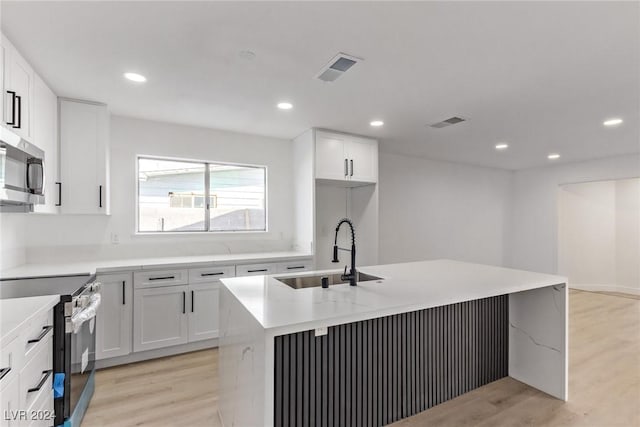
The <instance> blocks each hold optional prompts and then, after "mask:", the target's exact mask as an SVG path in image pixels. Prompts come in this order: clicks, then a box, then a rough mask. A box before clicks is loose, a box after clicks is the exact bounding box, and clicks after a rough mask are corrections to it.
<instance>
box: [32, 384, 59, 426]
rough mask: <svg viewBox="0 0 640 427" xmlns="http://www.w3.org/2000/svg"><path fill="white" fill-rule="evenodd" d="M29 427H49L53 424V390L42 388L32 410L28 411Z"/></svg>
mask: <svg viewBox="0 0 640 427" xmlns="http://www.w3.org/2000/svg"><path fill="white" fill-rule="evenodd" d="M27 416H28V417H29V427H36V426H37V427H49V426H51V425H52V424H53V419H54V409H53V389H51V387H46V388H45V387H42V389H41V390H40V393H39V394H38V396H37V397H36V399H35V400H34V402H33V404H32V405H31V408H29V409H28V410H27Z"/></svg>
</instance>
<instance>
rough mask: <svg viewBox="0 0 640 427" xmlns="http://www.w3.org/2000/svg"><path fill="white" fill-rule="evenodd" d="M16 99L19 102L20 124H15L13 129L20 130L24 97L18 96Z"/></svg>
mask: <svg viewBox="0 0 640 427" xmlns="http://www.w3.org/2000/svg"><path fill="white" fill-rule="evenodd" d="M16 99H17V100H18V123H17V124H14V125H13V127H14V128H16V129H20V127H22V97H21V96H20V95H16Z"/></svg>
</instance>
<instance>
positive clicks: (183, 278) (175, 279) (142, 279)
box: [133, 270, 189, 289]
mask: <svg viewBox="0 0 640 427" xmlns="http://www.w3.org/2000/svg"><path fill="white" fill-rule="evenodd" d="M188 279H189V272H188V270H153V271H136V272H135V273H133V287H134V288H136V289H141V288H157V287H160V286H174V285H186V284H187V282H188Z"/></svg>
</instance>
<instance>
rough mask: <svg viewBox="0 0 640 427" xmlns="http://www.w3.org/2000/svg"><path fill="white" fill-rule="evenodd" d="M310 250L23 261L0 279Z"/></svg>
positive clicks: (279, 257)
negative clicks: (48, 262) (39, 262)
mask: <svg viewBox="0 0 640 427" xmlns="http://www.w3.org/2000/svg"><path fill="white" fill-rule="evenodd" d="M312 256H313V255H312V254H309V253H301V252H293V251H291V252H257V253H236V254H219V255H194V256H178V257H155V258H153V257H149V258H129V259H114V260H91V261H82V262H68V263H67V262H63V263H55V264H35V263H34V264H23V265H20V266H17V267H14V268H9V269H6V270H2V271H0V279H2V280H10V279H17V278H31V277H47V276H77V275H91V274H95V273H107V272H115V271H123V270H126V271H132V270H143V269H154V268H165V267H180V266H186V265H189V266H204V265H220V264H242V263H245V264H246V263H257V262H274V261H284V260H294V259H300V258H310V257H312Z"/></svg>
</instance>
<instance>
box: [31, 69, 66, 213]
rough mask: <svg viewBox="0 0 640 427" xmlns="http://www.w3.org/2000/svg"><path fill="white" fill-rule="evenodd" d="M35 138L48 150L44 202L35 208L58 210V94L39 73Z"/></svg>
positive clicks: (35, 209) (46, 211)
mask: <svg viewBox="0 0 640 427" xmlns="http://www.w3.org/2000/svg"><path fill="white" fill-rule="evenodd" d="M34 98H35V103H34V111H33V118H34V120H33V140H34V142H35V143H36V145H37V146H38V147H40V148H41V149H42V150H44V152H45V159H44V174H45V188H44V194H45V199H44V204H42V205H36V206H35V207H34V212H38V213H49V214H55V213H58V211H59V207H58V206H59V202H60V199H59V198H60V193H59V190H60V188H59V185H58V184H57V182H58V177H59V175H58V174H59V170H58V161H59V152H58V97H57V96H56V94H55V93H53V91H52V90H51V89H49V86H47V84H46V83H45V82H44V81H43V80H42V79H41V78H40V77H39V76H38V75H36V76H35V79H34Z"/></svg>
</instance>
